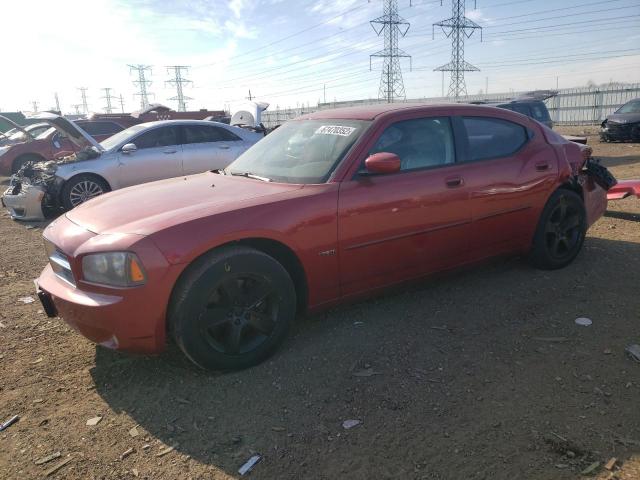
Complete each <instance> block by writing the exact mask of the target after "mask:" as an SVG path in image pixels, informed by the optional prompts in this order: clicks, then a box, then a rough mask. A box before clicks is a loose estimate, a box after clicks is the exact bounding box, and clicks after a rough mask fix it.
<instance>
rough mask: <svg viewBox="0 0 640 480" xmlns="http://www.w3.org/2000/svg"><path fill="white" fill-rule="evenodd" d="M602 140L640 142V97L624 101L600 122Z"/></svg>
mask: <svg viewBox="0 0 640 480" xmlns="http://www.w3.org/2000/svg"><path fill="white" fill-rule="evenodd" d="M601 127H602V128H601V129H600V140H601V141H603V142H625V141H632V142H640V98H636V99H634V100H631V101H630V102H627V103H625V104H624V105H623V106H621V107H620V108H619V109H618V110H616V111H615V112H614V113H612V114H611V115H609V116H607V119H606V120H605V121H604V122H602V125H601Z"/></svg>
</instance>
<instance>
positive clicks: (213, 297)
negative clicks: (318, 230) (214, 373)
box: [169, 247, 296, 370]
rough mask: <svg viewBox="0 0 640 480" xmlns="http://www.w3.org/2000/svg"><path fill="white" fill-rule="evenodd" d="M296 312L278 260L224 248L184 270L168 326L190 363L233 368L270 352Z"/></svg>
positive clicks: (252, 362) (292, 291) (288, 281)
mask: <svg viewBox="0 0 640 480" xmlns="http://www.w3.org/2000/svg"><path fill="white" fill-rule="evenodd" d="M295 311H296V295H295V289H294V286H293V282H292V281H291V277H290V276H289V274H288V273H287V271H286V270H285V268H284V267H283V266H282V265H281V264H280V263H279V262H278V261H276V260H275V259H274V258H272V257H270V256H269V255H267V254H265V253H263V252H260V251H258V250H255V249H252V248H247V247H225V248H222V249H220V250H215V251H212V252H210V253H209V254H207V255H205V256H203V257H202V258H200V259H198V260H197V261H196V262H195V263H194V264H193V265H191V266H190V267H189V269H188V270H187V271H186V272H185V274H184V275H183V277H182V278H181V279H180V281H179V282H178V284H177V285H176V288H175V290H174V293H173V298H172V303H171V306H170V310H169V325H170V328H171V330H172V332H173V336H174V338H175V340H176V343H177V344H178V346H179V347H180V349H181V350H182V351H183V352H184V353H185V355H186V356H187V357H189V358H190V359H191V360H192V361H193V362H194V363H196V364H197V365H199V366H200V367H202V368H205V369H209V370H234V369H240V368H247V367H250V366H252V365H256V364H257V363H260V362H261V361H262V360H264V359H265V358H267V357H268V356H269V355H271V354H272V353H273V352H274V351H275V350H276V348H277V347H278V345H279V344H280V343H281V342H282V341H283V339H284V337H285V336H286V334H287V332H288V330H289V327H290V325H291V323H292V321H293V319H294V316H295Z"/></svg>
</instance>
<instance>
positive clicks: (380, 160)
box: [364, 152, 401, 173]
mask: <svg viewBox="0 0 640 480" xmlns="http://www.w3.org/2000/svg"><path fill="white" fill-rule="evenodd" d="M364 166H365V168H366V171H367V172H368V173H396V172H399V171H400V166H401V162H400V157H398V155H396V154H395V153H389V152H379V153H374V154H373V155H371V156H369V158H367V159H366V160H365V161H364Z"/></svg>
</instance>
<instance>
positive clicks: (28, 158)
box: [11, 153, 44, 174]
mask: <svg viewBox="0 0 640 480" xmlns="http://www.w3.org/2000/svg"><path fill="white" fill-rule="evenodd" d="M42 161H44V158H42V157H41V156H40V155H35V154H30V153H28V154H26V155H22V156H21V157H18V158H16V159H15V160H14V161H13V163H12V164H11V173H12V174H14V173H18V170H20V169H21V168H22V166H23V165H24V164H26V163H28V162H33V163H37V162H42Z"/></svg>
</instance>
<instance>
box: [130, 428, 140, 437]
mask: <svg viewBox="0 0 640 480" xmlns="http://www.w3.org/2000/svg"><path fill="white" fill-rule="evenodd" d="M129 435H130V436H132V437H133V438H135V437H137V436H138V435H140V432H138V426H137V425H136V426H135V427H133V428H132V429H131V430H129Z"/></svg>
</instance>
